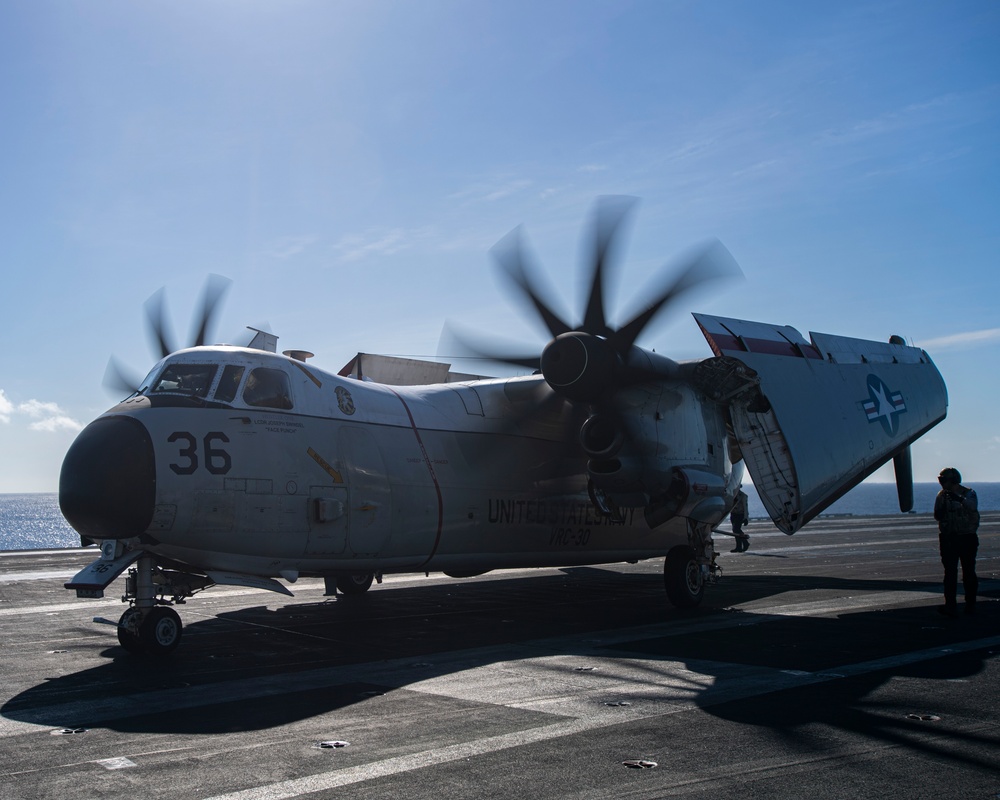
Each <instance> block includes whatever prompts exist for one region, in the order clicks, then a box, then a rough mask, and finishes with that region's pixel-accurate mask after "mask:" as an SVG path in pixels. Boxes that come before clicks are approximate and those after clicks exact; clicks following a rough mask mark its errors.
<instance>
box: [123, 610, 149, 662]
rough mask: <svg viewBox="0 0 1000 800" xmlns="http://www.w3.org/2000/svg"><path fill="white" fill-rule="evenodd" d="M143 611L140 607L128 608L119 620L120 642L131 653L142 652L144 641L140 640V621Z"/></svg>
mask: <svg viewBox="0 0 1000 800" xmlns="http://www.w3.org/2000/svg"><path fill="white" fill-rule="evenodd" d="M141 621H142V612H140V611H139V609H138V608H127V609H125V613H124V614H122V615H121V618H120V619H119V620H118V644H120V645H121V646H122V647H124V648H125V649H126V650H127V651H128V652H129V653H141V652H142V650H143V647H142V642H141V641H140V640H139V623H140V622H141Z"/></svg>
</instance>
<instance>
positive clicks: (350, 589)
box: [337, 572, 375, 596]
mask: <svg viewBox="0 0 1000 800" xmlns="http://www.w3.org/2000/svg"><path fill="white" fill-rule="evenodd" d="M373 580H375V574H374V573H373V572H358V573H353V574H351V575H338V576H337V591H338V592H340V593H341V594H346V595H349V596H350V595H359V594H364V593H365V592H367V591H368V590H369V589H370V588H371V585H372V581H373Z"/></svg>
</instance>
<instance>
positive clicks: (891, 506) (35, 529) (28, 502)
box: [0, 483, 1000, 550]
mask: <svg viewBox="0 0 1000 800" xmlns="http://www.w3.org/2000/svg"><path fill="white" fill-rule="evenodd" d="M969 485H970V486H971V487H972V488H973V489H975V490H976V494H977V495H979V508H980V510H981V511H1000V483H971V484H969ZM938 488H939V487H938V485H937V484H936V483H917V484H914V486H913V506H914V511H915V512H916V513H918V514H929V513H930V512H931V511H933V510H934V497H935V495H936V494H937V492H938ZM747 494H748V495H749V497H750V517H751V518H752V519H758V518H762V517H767V512H765V511H764V506H763V504H762V503H761V502H760V498H759V497H758V496H757V493H756V492H755V491H752V490H751V491H749V492H747ZM898 513H899V504H898V501H897V500H896V486H895V484H892V483H863V484H861V485H860V486H857V487H855V488H854V489H852V490H851V491H850V492H848V493H847V494H846V495H844V496H843V497H842V498H841V499H840V500H838V501H837V502H836V503H834V504H833V505H832V506H830V507H829V508H828V509H827V510H826V511H825V512H824V513H823V514H822V515H821V516H833V515H853V516H857V517H872V516H877V517H880V516H887V515H892V514H898ZM79 546H80V537H79V536H78V535H77V533H76V531H74V530H73V529H72V528H71V527H70V526H69V525H68V524H67V523H66V520H64V519H63V516H62V514H61V513H60V512H59V496H58V495H56V494H0V550H39V549H49V548H63V547H79Z"/></svg>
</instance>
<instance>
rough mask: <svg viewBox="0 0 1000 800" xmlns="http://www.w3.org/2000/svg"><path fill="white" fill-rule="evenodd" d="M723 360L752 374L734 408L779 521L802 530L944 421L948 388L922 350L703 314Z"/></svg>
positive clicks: (750, 461) (741, 437)
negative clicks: (736, 363)
mask: <svg viewBox="0 0 1000 800" xmlns="http://www.w3.org/2000/svg"><path fill="white" fill-rule="evenodd" d="M694 316H695V319H696V320H697V321H698V324H699V325H700V326H701V329H702V332H703V333H704V334H705V338H706V339H707V340H708V343H709V345H710V346H711V347H712V350H713V352H714V353H715V355H716V357H717V358H718V359H721V360H724V361H730V360H737V361H739V362H741V363H742V364H743V365H744V366H745V367H747V368H748V369H749V371H750V380H748V381H747V384H746V388H745V390H744V391H742V392H741V393H739V394H737V395H736V396H735V397H733V398H732V399H731V401H730V405H729V411H730V417H731V421H732V424H733V429H734V431H735V433H736V438H737V441H738V443H739V445H740V449H741V451H742V453H743V456H744V459H745V460H746V466H747V470H748V471H749V472H750V475H751V476H752V477H753V481H754V486H755V487H756V489H757V491H758V493H759V494H760V496H761V501H762V502H763V503H764V506H765V507H766V508H767V511H768V513H769V514H770V515H771V518H772V519H773V520H774V522H775V524H776V525H777V526H778V527H779V528H780V529H781V530H783V531H784V532H785V533H794V532H795V531H796V530H798V529H799V528H800V527H802V525H804V524H805V523H806V522H808V521H809V520H810V519H812V518H813V517H814V516H816V515H817V514H819V513H820V512H821V511H822V510H823V509H825V508H827V507H828V506H829V505H830V504H831V503H833V502H834V501H835V500H837V498H839V497H841V496H842V495H843V494H845V493H846V492H847V491H848V490H849V489H851V488H852V487H854V486H856V485H857V484H858V483H860V482H861V481H862V480H864V478H866V477H867V476H868V475H870V474H871V473H873V472H874V471H875V470H876V469H878V468H879V467H880V466H882V464H884V463H886V462H887V461H889V460H890V459H892V458H893V457H894V456H896V455H897V454H900V453H902V452H903V451H904V450H905V449H906V448H907V447H908V446H909V444H910V443H911V442H913V441H914V440H916V439H918V438H919V437H920V436H922V435H923V434H924V433H926V432H927V431H928V430H929V429H930V428H932V427H933V426H934V425H936V424H937V423H939V422H940V421H941V420H943V419H944V418H945V415H946V414H947V411H948V394H947V390H946V389H945V385H944V380H943V379H942V378H941V374H940V373H939V372H938V370H937V367H935V366H934V363H933V362H932V361H931V359H930V356H928V355H927V353H925V352H924V351H923V350H921V349H920V348H917V347H909V346H907V345H904V344H892V343H889V342H875V341H867V340H864V339H852V338H848V337H844V336H832V335H829V334H818V333H810V335H809V336H810V339H809V340H806V339H805V338H804V337H803V336H802V335H801V334H800V333H799V332H798V331H797V330H795V329H794V328H790V327H788V326H779V325H768V324H765V323H760V322H748V321H745V320H737V319H729V318H725V317H712V316H708V315H704V314H695V315H694Z"/></svg>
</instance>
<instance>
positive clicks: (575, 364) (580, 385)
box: [454, 196, 742, 465]
mask: <svg viewBox="0 0 1000 800" xmlns="http://www.w3.org/2000/svg"><path fill="white" fill-rule="evenodd" d="M636 204H637V200H636V199H635V198H631V197H618V196H615V197H602V198H599V199H598V201H597V203H596V205H595V208H594V211H593V216H592V220H591V223H590V226H589V229H588V231H589V237H590V245H589V256H588V262H589V263H587V264H585V267H584V269H585V276H586V278H587V286H588V291H587V298H586V303H585V305H584V309H583V316H582V320H581V321H580V322H579V324H571V323H569V322H568V321H567V320H565V319H564V318H563V317H562V316H560V314H559V313H557V312H556V311H555V310H554V308H553V304H552V303H551V302H550V300H549V299H548V298H549V297H550V296H551V294H550V293H548V292H547V291H545V290H543V289H542V287H541V278H540V274H539V271H538V270H537V269H536V267H535V266H534V263H533V261H532V260H531V259H530V257H529V255H528V252H527V248H526V246H525V242H524V234H523V230H522V228H521V227H518V228H515V229H514V230H513V231H511V232H510V233H509V234H507V235H506V236H505V237H504V238H503V239H501V240H500V241H499V242H498V243H497V244H496V245H495V246H494V247H493V249H492V250H491V253H492V255H493V258H494V260H495V262H496V265H497V267H498V271H499V274H500V276H501V277H502V279H503V281H504V283H505V285H506V286H507V288H508V289H510V291H511V292H512V294H513V295H514V297H515V298H516V299H517V300H519V301H520V303H521V304H522V305H523V306H524V307H525V309H526V311H527V313H528V314H530V315H532V316H534V317H535V318H536V319H537V321H539V322H540V323H541V324H542V326H543V327H544V329H545V330H546V331H547V332H548V334H549V335H550V336H551V337H552V338H551V339H550V340H549V342H548V343H547V344H546V345H545V346H544V348H543V349H542V351H541V353H538V354H537V355H536V354H534V353H525V352H523V351H521V352H517V351H515V350H513V349H502V348H499V347H497V346H495V345H492V344H490V343H484V341H483V340H482V338H481V337H480V338H478V339H477V340H476V341H472V340H470V339H469V338H468V337H465V336H459V335H457V334H455V335H454V338H455V339H456V341H458V342H459V343H460V345H461V346H462V347H463V349H464V350H465V351H466V352H468V353H469V354H471V355H472V356H474V357H476V358H481V359H484V360H487V361H496V362H501V363H504V364H508V365H513V366H517V367H522V368H525V367H526V368H529V369H538V370H539V371H540V372H541V374H542V376H543V377H544V379H545V384H546V385H547V387H548V390H549V391H548V393H547V394H542V395H541V396H540V397H539V398H538V399H537V400H536V401H535V402H534V403H531V404H528V406H527V407H526V408H524V409H523V410H522V411H521V413H520V415H519V419H518V420H517V421H519V422H520V421H525V420H526V419H529V418H530V417H532V416H533V415H537V414H540V413H553V411H556V412H558V413H561V414H562V415H563V420H564V424H565V428H566V437H565V440H566V441H567V442H568V443H573V444H575V445H576V446H579V440H580V439H584V440H585V441H584V444H585V450H586V451H588V452H589V453H590V454H591V457H592V461H591V464H592V465H594V463H595V462H594V456H595V455H599V456H600V457H606V458H613V457H614V456H615V453H616V452H617V450H619V449H621V447H622V445H623V444H626V443H629V444H631V445H636V444H637V442H636V435H635V433H634V432H633V431H632V430H631V429H630V424H629V419H630V415H629V414H627V413H625V410H624V409H623V408H621V406H620V405H619V402H617V400H616V393H617V392H618V390H620V389H623V388H626V387H629V386H633V385H636V384H639V383H644V382H648V381H650V380H655V379H663V378H666V377H674V376H677V375H678V370H679V366H678V365H677V363H676V362H674V361H672V360H671V359H669V358H665V357H664V356H659V355H657V354H656V353H652V352H650V351H647V350H643V349H641V348H639V347H637V346H636V345H635V343H636V341H637V340H638V338H639V337H640V336H641V335H642V333H643V331H645V330H646V329H647V328H648V326H649V325H650V323H652V322H653V320H654V319H656V318H657V317H658V316H659V315H660V314H662V313H663V312H665V311H666V310H668V309H669V308H670V307H671V306H672V305H674V304H675V303H676V302H677V301H678V299H679V298H681V297H683V296H685V295H686V294H687V293H689V292H690V291H691V290H692V289H694V288H696V287H699V286H701V285H703V284H705V283H708V282H710V281H714V280H717V279H721V278H729V277H735V276H739V275H742V272H741V271H740V269H739V267H738V266H737V264H736V262H735V260H734V259H733V257H732V256H731V255H730V254H729V251H728V250H726V248H725V247H723V245H722V244H721V243H720V242H718V241H717V240H713V241H710V242H708V243H706V244H704V245H701V246H700V247H697V248H694V249H692V250H689V251H688V252H687V253H686V254H685V255H684V256H683V257H682V258H681V259H680V260H679V261H678V262H677V263H675V264H674V266H673V268H672V269H669V270H665V271H664V273H663V274H662V275H661V276H659V277H658V278H657V280H655V281H654V282H653V283H652V284H651V286H650V287H648V288H647V290H646V291H645V293H644V295H643V296H644V297H646V298H648V299H647V300H646V302H645V304H644V305H643V306H642V307H641V309H640V310H639V311H638V312H637V313H636V314H634V315H633V316H632V317H631V318H630V319H629V320H628V321H627V322H625V323H624V324H622V325H619V326H617V327H615V326H613V324H612V323H611V322H610V320H609V318H608V313H607V300H606V286H607V284H608V282H609V281H610V280H611V278H612V275H613V272H614V269H615V267H614V264H615V254H616V250H617V247H618V244H619V242H620V240H621V238H622V233H623V228H624V226H625V223H626V221H627V220H628V219H629V217H630V216H631V214H632V212H633V211H634V209H635V207H636ZM560 400H561V401H563V402H559V401H560ZM583 420H586V423H585V424H583V425H581V422H583ZM633 449H638V448H633Z"/></svg>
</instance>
